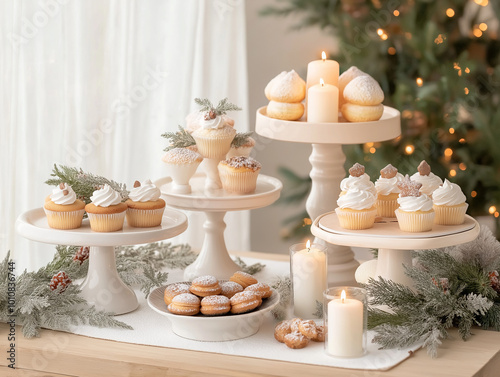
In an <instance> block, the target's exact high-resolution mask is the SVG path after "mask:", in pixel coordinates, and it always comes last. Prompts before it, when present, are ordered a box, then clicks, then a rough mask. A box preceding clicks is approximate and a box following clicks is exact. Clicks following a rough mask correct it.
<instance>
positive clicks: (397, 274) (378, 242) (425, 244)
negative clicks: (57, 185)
mask: <svg viewBox="0 0 500 377" xmlns="http://www.w3.org/2000/svg"><path fill="white" fill-rule="evenodd" d="M311 232H312V234H314V235H315V236H316V237H318V238H321V239H322V240H325V241H327V242H331V243H334V244H338V245H345V246H357V247H368V248H378V261H377V268H376V274H375V276H374V277H377V276H382V277H383V278H385V279H389V280H392V281H395V282H396V283H401V284H404V285H407V286H411V285H412V282H411V279H410V278H409V277H408V276H407V275H406V274H405V273H404V267H403V265H407V266H411V265H412V255H411V254H412V252H411V251H412V250H426V249H438V248H442V247H448V246H454V245H459V244H462V243H466V242H469V241H472V240H474V239H475V238H476V237H477V236H478V234H479V224H478V222H477V221H476V220H474V219H473V218H472V217H470V216H466V217H465V222H464V223H463V224H461V225H437V224H434V226H433V228H432V230H431V231H429V232H420V233H410V232H403V231H401V230H400V229H399V225H398V223H397V221H395V219H387V218H384V219H383V220H382V222H380V223H375V224H374V226H373V228H370V229H364V230H348V229H344V228H342V227H341V226H340V224H339V220H338V217H337V215H336V213H335V212H330V213H326V214H324V215H322V216H319V217H318V218H317V219H316V220H315V221H314V223H313V224H312V227H311Z"/></svg>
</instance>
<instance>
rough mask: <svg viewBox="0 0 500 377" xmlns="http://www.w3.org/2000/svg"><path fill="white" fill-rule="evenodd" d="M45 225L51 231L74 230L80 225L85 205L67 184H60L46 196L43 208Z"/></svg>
mask: <svg viewBox="0 0 500 377" xmlns="http://www.w3.org/2000/svg"><path fill="white" fill-rule="evenodd" d="M43 209H44V211H45V215H46V216H47V223H48V224H49V226H50V227H51V228H53V229H63V230H66V229H76V228H79V227H80V226H81V225H82V219H83V215H84V213H85V203H84V202H83V201H81V200H79V199H77V198H76V194H75V192H74V191H73V189H72V188H71V186H69V185H68V184H67V183H60V184H59V186H57V187H56V188H54V189H53V190H52V194H50V195H49V196H47V198H46V199H45V204H44V206H43Z"/></svg>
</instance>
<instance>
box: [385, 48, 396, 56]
mask: <svg viewBox="0 0 500 377" xmlns="http://www.w3.org/2000/svg"><path fill="white" fill-rule="evenodd" d="M387 53H388V54H389V55H396V49H395V48H394V47H389V48H388V49H387Z"/></svg>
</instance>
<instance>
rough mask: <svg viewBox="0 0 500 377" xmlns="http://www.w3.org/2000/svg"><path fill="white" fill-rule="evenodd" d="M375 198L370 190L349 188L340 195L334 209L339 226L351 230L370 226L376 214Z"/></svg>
mask: <svg viewBox="0 0 500 377" xmlns="http://www.w3.org/2000/svg"><path fill="white" fill-rule="evenodd" d="M375 200H376V198H375V195H373V194H372V193H371V192H370V191H366V190H359V189H358V188H350V189H349V190H347V191H346V192H345V193H344V194H343V195H340V197H339V199H338V200H337V205H338V207H337V208H336V209H335V213H336V214H337V216H338V219H339V223H340V226H341V227H342V228H345V229H352V230H359V229H368V228H371V227H372V226H373V224H374V222H375V217H376V215H377V208H376V207H375Z"/></svg>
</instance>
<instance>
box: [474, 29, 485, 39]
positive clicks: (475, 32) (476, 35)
mask: <svg viewBox="0 0 500 377" xmlns="http://www.w3.org/2000/svg"><path fill="white" fill-rule="evenodd" d="M472 34H474V36H475V37H476V38H479V37H480V36H482V35H483V32H482V31H481V30H479V29H474V31H473V32H472Z"/></svg>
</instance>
